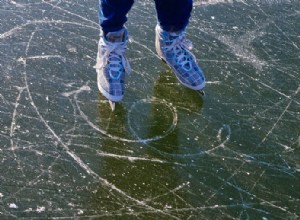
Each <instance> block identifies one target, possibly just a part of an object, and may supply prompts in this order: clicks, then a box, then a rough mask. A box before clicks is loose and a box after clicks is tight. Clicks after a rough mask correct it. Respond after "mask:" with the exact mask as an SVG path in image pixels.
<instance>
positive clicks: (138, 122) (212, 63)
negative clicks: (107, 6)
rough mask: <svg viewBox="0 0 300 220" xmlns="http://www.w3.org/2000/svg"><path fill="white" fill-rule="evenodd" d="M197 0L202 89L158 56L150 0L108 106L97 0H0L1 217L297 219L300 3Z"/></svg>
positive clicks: (192, 32) (139, 10)
mask: <svg viewBox="0 0 300 220" xmlns="http://www.w3.org/2000/svg"><path fill="white" fill-rule="evenodd" d="M194 5H195V7H194V10H193V15H192V18H191V20H190V25H189V27H188V29H187V36H188V38H189V39H190V40H191V41H192V42H193V44H194V50H193V51H194V53H195V55H196V57H197V58H198V61H199V63H200V64H201V66H202V68H203V70H204V72H205V73H206V77H207V79H208V84H207V88H206V96H205V97H204V98H202V97H201V96H199V94H198V93H196V92H194V91H191V90H188V89H185V88H183V87H182V86H181V85H179V84H178V83H177V81H176V78H175V77H174V75H173V73H172V72H171V70H170V69H169V68H168V67H167V66H165V65H164V64H163V63H162V62H161V61H160V60H159V58H158V57H157V55H156V53H155V48H154V28H155V25H156V17H155V10H154V3H153V1H150V0H148V1H147V0H141V1H136V4H135V5H134V7H133V8H132V10H131V12H130V13H129V20H128V23H127V28H128V30H129V35H130V43H129V45H128V47H129V50H128V52H127V55H128V59H129V61H130V64H131V67H132V69H133V71H132V74H131V75H130V76H129V77H128V78H127V88H126V93H125V98H124V100H123V101H122V103H121V104H117V105H116V110H115V111H114V112H111V110H110V106H109V104H108V102H107V101H106V100H105V99H104V98H103V97H102V96H101V95H100V94H99V92H98V90H97V84H96V72H95V70H94V68H93V66H94V65H95V58H96V53H97V42H98V37H99V27H98V23H97V21H98V15H97V10H98V2H97V1H96V0H80V1H79V0H78V1H71V0H63V1H62V0H35V1H33V0H15V1H11V0H0V71H1V75H0V88H1V90H0V125H1V127H0V218H1V219H17V218H23V219H35V218H36V219H44V218H56V219H73V218H76V217H83V218H84V219H94V218H95V219H102V218H103V219H118V218H120V219H158V218H162V219H264V220H265V219H298V218H299V215H300V208H299V204H300V174H299V171H300V163H299V161H300V160H299V159H300V154H299V148H300V129H299V128H300V126H299V124H300V123H299V121H300V77H299V76H300V65H299V63H300V62H299V61H300V3H299V1H293V0H238V1H231V0H230V1H229V0H228V1H225V0H213V1H210V0H203V1H195V3H194Z"/></svg>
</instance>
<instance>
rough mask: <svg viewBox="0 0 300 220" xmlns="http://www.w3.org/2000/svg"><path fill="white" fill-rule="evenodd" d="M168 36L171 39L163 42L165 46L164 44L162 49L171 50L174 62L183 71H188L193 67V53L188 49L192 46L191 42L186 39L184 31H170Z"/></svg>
mask: <svg viewBox="0 0 300 220" xmlns="http://www.w3.org/2000/svg"><path fill="white" fill-rule="evenodd" d="M170 36H171V38H173V39H171V40H168V41H166V42H165V43H166V44H167V46H164V47H163V50H164V51H165V52H168V51H172V52H173V53H174V57H175V61H176V63H177V64H178V65H180V66H181V67H182V68H183V69H184V70H185V71H190V70H191V69H192V68H193V64H192V63H193V62H192V59H193V55H192V54H191V53H189V52H188V50H191V49H192V48H193V45H192V42H190V41H188V40H186V38H185V35H184V33H180V34H175V33H171V34H170ZM168 44H169V45H168Z"/></svg>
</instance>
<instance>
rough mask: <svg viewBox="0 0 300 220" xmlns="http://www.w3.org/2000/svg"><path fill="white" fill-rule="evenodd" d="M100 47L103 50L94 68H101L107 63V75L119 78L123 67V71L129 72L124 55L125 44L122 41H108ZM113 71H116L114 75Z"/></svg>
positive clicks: (115, 78)
mask: <svg viewBox="0 0 300 220" xmlns="http://www.w3.org/2000/svg"><path fill="white" fill-rule="evenodd" d="M101 47H102V49H103V50H104V51H105V52H104V54H103V55H102V56H101V59H98V60H97V64H96V66H95V68H96V69H101V68H103V67H104V66H106V65H108V66H107V67H108V71H109V76H110V77H111V78H112V79H114V80H118V79H120V77H121V75H122V73H123V68H124V70H125V73H127V74H130V71H131V69H130V65H129V62H128V60H127V58H126V57H125V51H126V49H127V48H126V46H125V44H124V43H109V42H107V43H106V44H104V45H101ZM114 73H118V74H117V75H115V74H114Z"/></svg>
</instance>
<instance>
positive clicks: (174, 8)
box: [99, 0, 193, 33]
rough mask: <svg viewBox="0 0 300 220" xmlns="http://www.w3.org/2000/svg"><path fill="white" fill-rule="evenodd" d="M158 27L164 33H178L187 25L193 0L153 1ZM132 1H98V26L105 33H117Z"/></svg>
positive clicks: (124, 20) (125, 19) (123, 22)
mask: <svg viewBox="0 0 300 220" xmlns="http://www.w3.org/2000/svg"><path fill="white" fill-rule="evenodd" d="M154 1H155V7H156V12H157V19H158V23H159V25H160V26H161V27H162V29H163V30H165V31H180V30H183V29H185V27H186V26H187V25H188V22H189V18H190V16H191V11H192V7H193V0H154ZM133 3H134V0H99V24H100V26H101V28H102V30H103V31H104V32H105V33H108V32H113V31H118V30H120V29H122V28H123V26H124V24H125V22H126V21H127V13H128V12H129V10H130V9H131V7H132V5H133Z"/></svg>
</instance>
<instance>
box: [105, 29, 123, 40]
mask: <svg viewBox="0 0 300 220" xmlns="http://www.w3.org/2000/svg"><path fill="white" fill-rule="evenodd" d="M124 33H125V31H124V29H121V30H119V31H115V32H108V33H107V34H106V36H105V38H106V40H108V41H109V42H111V43H116V42H124V35H125V34H124Z"/></svg>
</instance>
